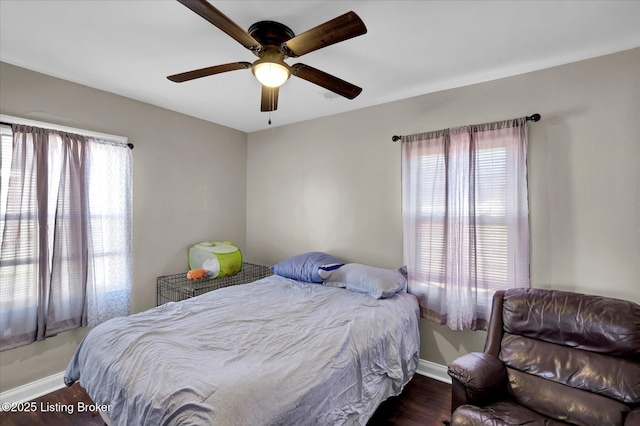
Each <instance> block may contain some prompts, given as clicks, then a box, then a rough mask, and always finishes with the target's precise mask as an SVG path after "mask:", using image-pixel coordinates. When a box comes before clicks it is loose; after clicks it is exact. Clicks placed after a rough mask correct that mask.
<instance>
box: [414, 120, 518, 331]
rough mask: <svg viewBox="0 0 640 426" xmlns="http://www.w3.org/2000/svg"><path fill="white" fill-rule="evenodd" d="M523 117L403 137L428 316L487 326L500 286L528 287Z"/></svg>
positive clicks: (417, 269) (418, 276) (419, 283)
mask: <svg viewBox="0 0 640 426" xmlns="http://www.w3.org/2000/svg"><path fill="white" fill-rule="evenodd" d="M520 122H521V123H522V125H524V119H521V120H519V122H518V123H515V125H512V124H514V123H508V124H503V123H489V124H487V125H480V126H465V127H460V128H456V129H447V130H442V131H437V132H430V133H424V134H419V135H413V136H411V137H406V139H403V146H402V149H403V152H402V167H403V175H402V176H403V181H402V191H403V192H402V194H403V195H402V196H403V235H404V257H405V262H406V264H407V266H408V270H409V289H410V291H411V292H412V293H414V294H415V295H416V296H417V297H418V300H419V301H420V304H421V311H422V313H423V316H424V317H427V318H430V319H434V320H435V321H436V322H439V323H442V324H445V323H446V324H449V325H450V326H451V327H452V328H454V329H459V328H477V327H480V328H481V327H482V326H483V324H484V323H485V320H486V319H488V317H489V312H490V309H491V298H492V297H493V293H495V291H497V290H502V289H507V288H512V287H528V286H529V281H528V279H529V278H528V276H529V275H528V274H529V263H528V262H529V251H528V244H529V243H528V241H529V240H528V238H529V234H528V232H529V229H528V199H527V188H526V138H524V139H523V138H522V134H523V132H522V131H521V127H520V124H519V123H520ZM452 317H453V318H455V320H454V321H451V318H452ZM460 319H461V321H459V320H460Z"/></svg>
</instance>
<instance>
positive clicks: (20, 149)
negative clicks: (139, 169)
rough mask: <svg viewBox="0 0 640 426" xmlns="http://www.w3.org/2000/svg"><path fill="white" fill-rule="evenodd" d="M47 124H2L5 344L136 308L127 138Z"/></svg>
mask: <svg viewBox="0 0 640 426" xmlns="http://www.w3.org/2000/svg"><path fill="white" fill-rule="evenodd" d="M12 120H15V121H23V122H25V121H26V120H21V119H15V118H14V117H6V116H3V117H2V121H12ZM15 121H14V122H15ZM34 124H37V125H38V126H41V127H35V125H34ZM45 126H48V125H46V124H44V123H34V122H27V124H26V125H14V126H13V127H9V126H3V127H2V140H1V143H2V150H1V151H0V152H1V153H2V160H1V162H0V165H1V167H2V169H1V172H0V173H1V174H0V176H1V178H2V180H1V182H0V248H1V250H2V251H1V252H0V281H1V282H2V286H1V287H0V322H1V324H2V335H1V336H0V338H1V344H0V349H1V350H6V349H11V348H14V347H17V346H21V345H24V344H28V343H31V342H33V341H36V340H42V339H44V338H46V337H49V336H52V335H55V334H57V333H59V332H62V331H66V330H69V329H72V328H76V327H81V326H86V325H96V324H98V323H100V322H103V321H105V320H107V319H109V318H112V317H114V316H119V315H127V314H128V313H129V311H130V305H131V301H130V299H131V296H130V293H131V290H130V288H131V165H132V162H131V152H130V149H129V148H128V147H127V145H126V144H124V143H123V142H126V139H124V138H118V137H112V136H108V135H99V134H95V133H91V132H86V131H82V130H78V129H66V128H62V129H61V128H58V129H51V128H45ZM81 133H85V134H81Z"/></svg>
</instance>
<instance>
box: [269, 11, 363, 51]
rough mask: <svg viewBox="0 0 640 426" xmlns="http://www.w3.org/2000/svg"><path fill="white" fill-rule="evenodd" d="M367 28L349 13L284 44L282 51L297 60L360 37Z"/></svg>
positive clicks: (357, 17)
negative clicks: (315, 51) (316, 51)
mask: <svg viewBox="0 0 640 426" xmlns="http://www.w3.org/2000/svg"><path fill="white" fill-rule="evenodd" d="M366 32H367V27H366V26H365V25H364V22H362V19H360V17H359V16H358V15H357V14H356V13H355V12H347V13H345V14H344V15H340V16H338V17H337V18H334V19H332V20H330V21H327V22H325V23H324V24H321V25H318V26H317V27H315V28H312V29H310V30H308V31H306V32H304V33H302V34H299V35H297V36H295V37H294V38H292V39H291V40H288V41H286V42H284V43H282V47H281V48H282V51H283V52H284V53H285V54H286V55H287V56H289V57H291V58H297V57H299V56H302V55H305V54H307V53H309V52H313V51H314V50H318V49H322V48H323V47H327V46H330V45H332V44H335V43H339V42H341V41H344V40H348V39H350V38H353V37H357V36H360V35H362V34H365V33H366Z"/></svg>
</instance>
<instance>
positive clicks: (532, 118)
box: [391, 113, 542, 142]
mask: <svg viewBox="0 0 640 426" xmlns="http://www.w3.org/2000/svg"><path fill="white" fill-rule="evenodd" d="M541 118H542V116H541V115H540V114H538V113H536V114H531V115H528V116H527V121H533V122H534V123H536V122H538V121H540V119H541ZM400 139H402V136H398V135H393V136H392V137H391V140H392V141H394V142H398V141H399V140H400Z"/></svg>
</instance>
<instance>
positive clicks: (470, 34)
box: [0, 0, 640, 132]
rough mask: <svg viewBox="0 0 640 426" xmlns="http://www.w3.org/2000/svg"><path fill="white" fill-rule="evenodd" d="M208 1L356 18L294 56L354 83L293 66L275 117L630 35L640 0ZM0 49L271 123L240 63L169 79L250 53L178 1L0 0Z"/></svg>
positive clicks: (74, 73)
mask: <svg viewBox="0 0 640 426" xmlns="http://www.w3.org/2000/svg"><path fill="white" fill-rule="evenodd" d="M212 4H213V5H214V6H216V7H217V8H218V9H220V10H221V11H222V12H223V13H225V14H226V15H227V16H229V17H230V18H231V19H232V20H234V21H235V22H236V23H237V24H239V25H240V26H241V27H243V28H248V27H249V26H250V25H251V24H253V23H254V22H257V21H261V20H273V21H278V22H281V23H283V24H285V25H287V26H289V27H290V28H291V29H292V30H293V31H294V32H295V33H296V34H299V33H301V32H304V31H306V30H308V29H310V28H312V27H315V26H317V25H319V24H321V23H323V22H326V21H328V20H330V19H332V18H334V17H336V16H338V15H341V14H343V13H345V12H347V11H349V10H353V11H355V12H356V13H357V14H358V15H359V16H360V17H361V18H362V20H363V21H364V22H365V24H366V26H367V29H368V33H367V34H365V35H363V36H360V37H357V38H354V39H351V40H347V41H344V42H342V43H339V44H335V45H333V46H329V47H327V48H325V49H321V50H318V51H315V52H312V53H309V54H308V55H305V56H303V57H301V58H296V59H295V62H302V63H305V64H308V65H311V66H313V67H315V68H319V69H321V70H323V71H325V72H328V73H330V74H333V75H335V76H337V77H340V78H342V79H344V80H347V81H349V82H351V83H353V84H356V85H358V86H360V87H362V88H363V92H362V94H360V96H358V97H357V98H356V99H354V100H347V99H345V98H342V97H339V96H337V97H336V96H332V95H333V94H331V93H330V92H327V91H326V90H325V89H323V88H321V87H319V86H316V85H314V84H311V83H309V82H307V81H304V80H302V79H298V78H296V77H292V78H291V79H290V80H289V81H288V82H286V83H285V85H284V86H282V87H281V89H280V99H279V104H278V110H277V111H275V112H273V113H272V115H271V118H272V121H273V126H280V125H285V124H290V123H295V122H299V121H303V120H309V119H313V118H317V117H322V116H327V115H331V114H337V113H341V112H345V111H350V110H354V109H359V108H363V107H367V106H371V105H378V104H382V103H385V102H390V101H394V100H399V99H404V98H408V97H413V96H417V95H421V94H425V93H430V92H434V91H438V90H443V89H448V88H453V87H459V86H464V85H468V84H473V83H479V82H483V81H488V80H494V79H497V78H502V77H507V76H511V75H516V74H521V73H525V72H529V71H533V70H537V69H542V68H547V67H551V66H555V65H560V64H564V63H568V62H574V61H577V60H582V59H587V58H590V57H595V56H600V55H604V54H607V53H612V52H617V51H621V50H626V49H630V48H634V47H638V46H640V0H630V1H613V0H609V1H597V0H586V1H568V0H565V1H545V0H543V1H523V0H521V1H516V0H513V1H482V0H477V1H213V0H212ZM0 60H2V61H4V62H8V63H11V64H14V65H18V66H21V67H25V68H29V69H32V70H35V71H39V72H43V73H45V74H50V75H52V76H56V77H60V78H63V79H66V80H70V81H73V82H76V83H80V84H84V85H87V86H90V87H94V88H98V89H102V90H106V91H108V92H112V93H116V94H119V95H123V96H126V97H129V98H133V99H137V100H140V101H144V102H148V103H150V104H153V105H158V106H161V107H164V108H167V109H170V110H174V111H178V112H181V113H184V114H188V115H191V116H194V117H198V118H201V119H204V120H208V121H212V122H215V123H219V124H222V125H225V126H228V127H232V128H235V129H239V130H242V131H245V132H253V131H257V130H261V129H265V128H268V127H269V125H268V124H267V121H268V115H269V114H268V113H261V112H260V85H259V83H258V82H257V80H255V78H254V77H253V75H252V74H251V71H250V70H242V71H234V72H229V73H224V74H219V75H215V76H210V77H205V78H201V79H198V80H193V81H191V82H185V83H180V84H178V83H172V82H170V81H169V80H167V79H166V76H167V75H170V74H175V73H179V72H184V71H190V70H193V69H197V68H202V67H207V66H212V65H218V64H223V63H228V62H237V61H248V62H253V61H254V60H255V56H254V55H253V54H252V53H251V52H249V51H248V50H246V49H245V48H243V47H242V46H241V45H240V44H238V43H237V42H236V41H234V40H233V39H232V38H230V37H229V36H227V35H226V34H224V33H223V32H222V31H220V30H219V29H217V28H216V27H214V26H213V25H212V24H210V23H209V22H207V21H205V20H204V19H203V18H201V17H200V16H198V15H196V14H195V13H194V12H192V11H191V10H189V9H188V8H186V7H185V6H183V5H181V4H180V3H178V2H176V1H170V0H164V1H162V0H161V1H149V0H146V1H114V0H110V1H95V0H85V1H77V0H70V1H51V0H49V1H13V0H0ZM293 61H294V60H292V59H289V60H288V61H287V62H288V63H289V64H293V63H294V62H293ZM0 96H1V94H0ZM79 107H80V106H79Z"/></svg>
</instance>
